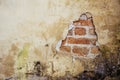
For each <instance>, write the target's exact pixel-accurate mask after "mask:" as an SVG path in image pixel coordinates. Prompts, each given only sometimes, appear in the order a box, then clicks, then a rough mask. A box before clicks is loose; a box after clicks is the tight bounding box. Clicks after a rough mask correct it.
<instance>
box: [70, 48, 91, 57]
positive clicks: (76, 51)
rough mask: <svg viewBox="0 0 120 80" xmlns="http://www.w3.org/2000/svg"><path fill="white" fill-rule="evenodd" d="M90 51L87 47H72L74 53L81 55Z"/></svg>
mask: <svg viewBox="0 0 120 80" xmlns="http://www.w3.org/2000/svg"><path fill="white" fill-rule="evenodd" d="M88 51H89V50H88V49H87V48H86V47H77V46H74V47H73V49H72V52H73V53H75V54H78V55H81V56H83V55H87V54H88Z"/></svg>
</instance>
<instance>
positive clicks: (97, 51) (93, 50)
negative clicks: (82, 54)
mask: <svg viewBox="0 0 120 80" xmlns="http://www.w3.org/2000/svg"><path fill="white" fill-rule="evenodd" d="M91 53H93V54H98V53H99V48H98V47H92V48H91Z"/></svg>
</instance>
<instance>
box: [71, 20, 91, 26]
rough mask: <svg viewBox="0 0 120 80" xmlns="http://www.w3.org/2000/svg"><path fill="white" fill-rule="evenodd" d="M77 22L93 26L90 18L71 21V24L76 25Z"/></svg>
mask: <svg viewBox="0 0 120 80" xmlns="http://www.w3.org/2000/svg"><path fill="white" fill-rule="evenodd" d="M79 24H80V25H81V26H93V22H92V20H76V21H73V25H75V26H78V25H79Z"/></svg>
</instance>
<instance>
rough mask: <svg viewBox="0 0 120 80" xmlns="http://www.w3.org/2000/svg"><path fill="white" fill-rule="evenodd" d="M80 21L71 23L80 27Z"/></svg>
mask: <svg viewBox="0 0 120 80" xmlns="http://www.w3.org/2000/svg"><path fill="white" fill-rule="evenodd" d="M80 24H81V23H80V20H76V21H73V25H75V26H77V25H80Z"/></svg>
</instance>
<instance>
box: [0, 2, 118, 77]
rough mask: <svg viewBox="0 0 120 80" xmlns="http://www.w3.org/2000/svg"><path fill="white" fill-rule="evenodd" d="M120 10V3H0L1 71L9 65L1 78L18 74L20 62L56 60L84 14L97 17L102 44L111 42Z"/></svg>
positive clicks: (99, 37) (97, 26) (98, 33)
mask: <svg viewBox="0 0 120 80" xmlns="http://www.w3.org/2000/svg"><path fill="white" fill-rule="evenodd" d="M119 8H120V0H74V1H73V0H0V68H3V67H4V66H5V67H4V69H5V70H4V71H0V74H1V76H2V77H4V76H10V75H12V74H14V73H15V72H16V71H14V69H13V68H15V69H16V67H19V65H17V63H18V62H19V63H21V64H22V65H24V64H25V62H26V63H27V61H30V62H32V61H37V60H41V61H42V62H46V61H47V60H49V58H52V57H50V56H51V55H52V54H55V46H56V44H57V42H58V41H59V40H61V39H64V38H65V36H66V34H67V29H68V25H69V24H70V23H71V22H72V21H74V20H76V19H78V17H79V16H80V14H82V13H84V12H90V13H92V15H93V19H94V25H95V26H96V32H97V35H98V42H99V44H108V43H111V42H112V40H113V38H114V37H113V36H114V32H115V31H116V30H119V29H117V26H118V25H119V24H120V9H119ZM113 30H114V31H113ZM26 46H27V47H26ZM23 54H24V55H23ZM23 56H24V57H25V59H27V60H25V62H24V63H22V60H23V59H24V57H23ZM6 60H8V61H6ZM19 60H20V61H21V62H20V61H19ZM23 61H24V60H23ZM4 62H6V63H4ZM30 62H29V63H30ZM7 65H10V66H11V67H10V66H7ZM56 65H57V63H56ZM58 65H59V64H58ZM7 69H9V70H11V71H8V70H7ZM63 71H64V68H63ZM23 72H24V71H23ZM6 73H7V74H6ZM56 74H57V73H56ZM57 75H58V74H57Z"/></svg>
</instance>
